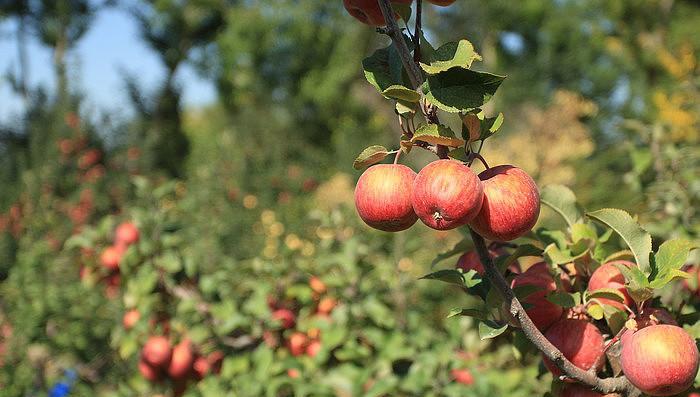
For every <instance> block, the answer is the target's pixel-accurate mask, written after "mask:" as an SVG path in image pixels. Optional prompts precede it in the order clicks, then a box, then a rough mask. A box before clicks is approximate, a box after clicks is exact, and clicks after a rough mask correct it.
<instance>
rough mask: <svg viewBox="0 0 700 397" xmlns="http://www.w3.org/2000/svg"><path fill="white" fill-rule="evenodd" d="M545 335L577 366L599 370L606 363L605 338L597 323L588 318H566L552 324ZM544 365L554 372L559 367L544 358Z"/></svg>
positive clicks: (557, 372) (557, 374)
mask: <svg viewBox="0 0 700 397" xmlns="http://www.w3.org/2000/svg"><path fill="white" fill-rule="evenodd" d="M544 336H545V337H546V338H547V339H548V340H549V341H550V342H551V343H552V344H553V345H554V346H555V347H556V348H557V349H559V351H561V352H562V354H564V357H566V358H567V359H568V360H569V361H571V363H572V364H574V365H575V366H577V367H579V368H581V369H584V370H586V371H588V370H590V369H593V370H595V371H599V370H600V369H601V368H603V364H605V354H604V351H603V350H604V340H603V335H602V334H601V333H600V331H599V330H598V328H596V326H595V325H593V324H591V323H589V322H588V321H586V320H579V319H573V318H565V319H562V320H559V321H557V322H556V323H554V324H552V326H551V327H549V329H548V330H547V332H545V334H544ZM544 365H545V366H546V367H547V368H548V369H549V370H550V371H551V372H552V374H554V376H555V377H558V376H560V375H561V371H560V370H559V368H557V367H556V365H554V363H552V362H551V361H549V360H548V359H547V358H546V357H545V358H544Z"/></svg>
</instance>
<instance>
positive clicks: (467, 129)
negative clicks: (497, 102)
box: [462, 111, 503, 142]
mask: <svg viewBox="0 0 700 397" xmlns="http://www.w3.org/2000/svg"><path fill="white" fill-rule="evenodd" d="M502 125H503V113H498V115H497V116H496V117H485V115H484V112H483V111H479V112H469V113H467V114H466V115H465V116H464V117H462V138H464V139H467V140H469V141H470V142H474V141H478V140H481V141H483V140H484V139H486V138H488V137H490V136H492V135H493V134H495V133H496V132H498V130H499V129H500V128H501V126H502Z"/></svg>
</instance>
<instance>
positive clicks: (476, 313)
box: [447, 308, 487, 320]
mask: <svg viewBox="0 0 700 397" xmlns="http://www.w3.org/2000/svg"><path fill="white" fill-rule="evenodd" d="M454 316H467V317H474V318H476V319H479V320H486V317H487V316H486V313H484V312H482V311H481V310H478V309H460V308H454V309H452V310H450V312H449V313H448V314H447V318H451V317H454Z"/></svg>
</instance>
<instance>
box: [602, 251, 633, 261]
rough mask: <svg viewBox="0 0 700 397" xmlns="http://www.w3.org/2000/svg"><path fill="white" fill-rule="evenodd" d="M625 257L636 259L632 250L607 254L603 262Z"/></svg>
mask: <svg viewBox="0 0 700 397" xmlns="http://www.w3.org/2000/svg"><path fill="white" fill-rule="evenodd" d="M623 258H626V259H634V254H633V253H632V251H630V250H623V251H617V252H613V253H612V254H610V255H608V256H606V257H605V259H604V260H603V261H602V262H601V263H608V262H612V261H615V260H619V259H623Z"/></svg>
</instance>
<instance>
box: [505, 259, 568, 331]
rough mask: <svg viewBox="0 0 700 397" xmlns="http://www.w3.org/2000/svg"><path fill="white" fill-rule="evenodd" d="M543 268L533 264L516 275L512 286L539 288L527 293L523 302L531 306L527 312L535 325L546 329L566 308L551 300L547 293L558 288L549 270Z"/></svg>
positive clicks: (542, 329) (540, 328)
mask: <svg viewBox="0 0 700 397" xmlns="http://www.w3.org/2000/svg"><path fill="white" fill-rule="evenodd" d="M543 265H544V266H545V270H544V271H543V270H542V266H537V265H535V266H532V267H530V268H529V269H527V270H526V271H525V272H523V273H522V274H519V275H517V276H515V278H514V279H513V281H512V282H511V288H517V287H523V286H535V287H538V288H539V289H538V290H536V291H534V292H532V293H531V294H529V295H527V296H526V297H525V298H523V299H522V301H523V303H525V304H526V305H528V306H529V307H528V308H526V309H525V312H526V313H527V315H528V316H529V317H530V319H531V320H532V322H533V323H535V326H536V327H537V328H538V329H539V330H540V331H544V330H546V329H547V328H549V326H550V325H552V324H553V323H554V322H555V321H557V320H559V318H561V315H562V313H563V312H564V309H563V308H562V307H561V306H559V305H556V304H554V303H552V302H550V301H549V300H548V299H547V298H546V295H547V294H548V293H549V292H552V291H555V290H556V289H557V286H556V283H555V282H554V279H553V278H552V276H551V275H550V274H549V271H548V270H546V266H547V265H546V264H544V263H543Z"/></svg>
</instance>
